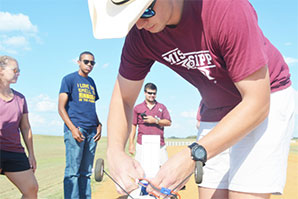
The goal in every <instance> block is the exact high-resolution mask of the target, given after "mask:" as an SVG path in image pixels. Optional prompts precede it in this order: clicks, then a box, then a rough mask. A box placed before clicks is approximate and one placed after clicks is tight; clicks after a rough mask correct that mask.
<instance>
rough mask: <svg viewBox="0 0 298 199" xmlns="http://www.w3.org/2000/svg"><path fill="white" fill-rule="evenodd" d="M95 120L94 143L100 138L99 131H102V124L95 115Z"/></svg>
mask: <svg viewBox="0 0 298 199" xmlns="http://www.w3.org/2000/svg"><path fill="white" fill-rule="evenodd" d="M96 120H97V123H98V125H97V128H96V135H95V136H94V137H93V139H94V141H95V142H97V141H98V140H100V138H101V131H102V124H101V122H100V121H99V119H98V116H97V115H96Z"/></svg>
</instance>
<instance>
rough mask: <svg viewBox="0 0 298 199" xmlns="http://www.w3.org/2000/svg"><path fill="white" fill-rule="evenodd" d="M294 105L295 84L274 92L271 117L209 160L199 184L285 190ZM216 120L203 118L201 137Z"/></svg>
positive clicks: (244, 189)
mask: <svg viewBox="0 0 298 199" xmlns="http://www.w3.org/2000/svg"><path fill="white" fill-rule="evenodd" d="M294 109H295V104H294V92H293V89H292V87H290V88H287V89H284V90H282V91H278V92H275V93H272V94H271V102H270V112H269V115H268V117H267V119H265V120H264V121H263V122H262V123H261V124H260V125H259V126H258V127H257V128H256V129H255V130H253V131H252V132H250V133H249V134H248V135H247V136H246V137H244V138H243V139H242V140H240V141H239V142H238V143H237V144H235V145H234V146H232V147H231V148H229V149H227V150H226V151H224V152H222V153H221V154H218V155H217V156H215V157H214V158H212V159H210V160H208V161H207V162H206V165H205V167H204V175H203V182H202V183H201V184H200V185H199V186H201V187H206V188H214V189H228V190H233V191H239V192H249V193H272V194H282V193H283V189H284V186H285V183H286V175H287V160H288V153H289V147H290V141H291V138H292V134H293V132H294ZM216 124H217V123H216V122H201V124H200V128H199V131H198V139H201V138H202V137H204V136H205V135H206V134H208V132H210V131H211V130H212V128H213V127H214V126H215V125H216ZM215 142H216V140H215Z"/></svg>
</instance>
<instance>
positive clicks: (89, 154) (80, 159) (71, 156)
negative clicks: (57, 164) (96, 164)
mask: <svg viewBox="0 0 298 199" xmlns="http://www.w3.org/2000/svg"><path fill="white" fill-rule="evenodd" d="M80 131H81V132H82V134H83V135H84V136H85V139H84V141H83V142H81V143H80V142H78V141H76V140H75V139H74V138H73V137H72V133H71V131H70V130H68V131H65V132H64V143H65V152H66V167H65V173H64V198H65V199H85V198H86V199H87V198H88V199H89V198H91V180H90V176H91V174H92V166H93V161H94V154H95V150H96V145H97V142H94V139H93V137H94V136H95V135H96V128H91V129H83V128H80Z"/></svg>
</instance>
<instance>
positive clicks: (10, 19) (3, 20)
mask: <svg viewBox="0 0 298 199" xmlns="http://www.w3.org/2000/svg"><path fill="white" fill-rule="evenodd" d="M0 31H1V32H12V31H21V32H32V33H36V32H37V31H38V28H37V26H35V25H33V24H32V23H31V21H30V19H29V17H28V16H26V15H23V14H21V13H20V14H15V15H14V14H11V13H9V12H0Z"/></svg>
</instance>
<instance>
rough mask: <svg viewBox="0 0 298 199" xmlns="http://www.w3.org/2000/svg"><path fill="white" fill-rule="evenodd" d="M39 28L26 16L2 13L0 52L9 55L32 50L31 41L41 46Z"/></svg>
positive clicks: (0, 14)
mask: <svg viewBox="0 0 298 199" xmlns="http://www.w3.org/2000/svg"><path fill="white" fill-rule="evenodd" d="M37 33H38V28H37V26H36V25H33V24H32V23H31V21H30V19H29V17H28V16H26V15H24V14H21V13H20V14H11V13H9V12H0V50H1V51H2V52H5V53H9V54H18V53H19V52H23V51H28V50H31V40H34V41H35V42H36V43H38V44H41V43H42V41H41V39H40V38H39V37H38V35H37Z"/></svg>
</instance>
